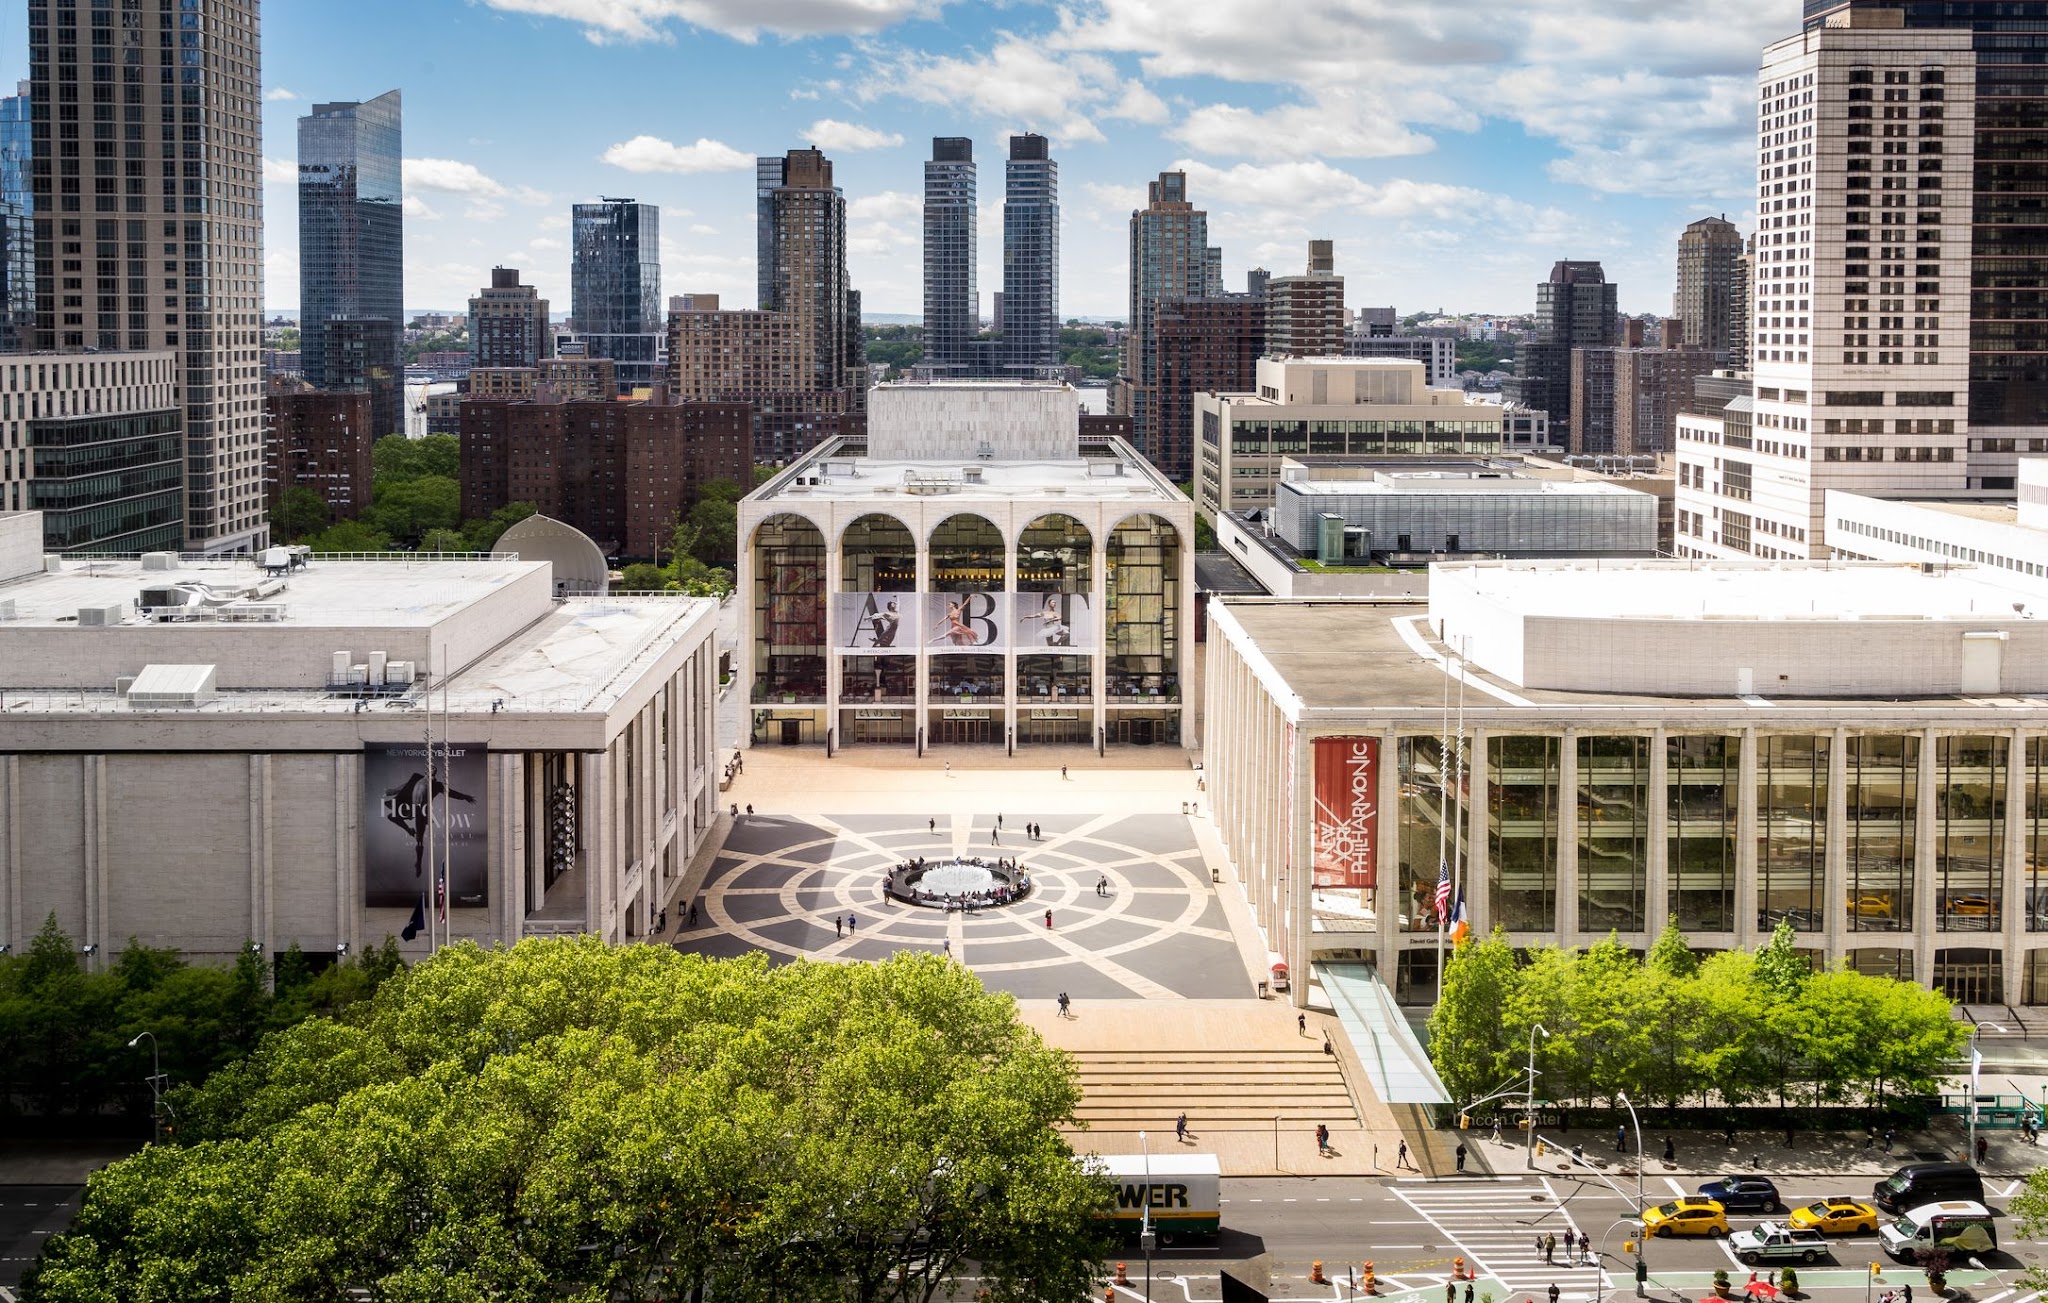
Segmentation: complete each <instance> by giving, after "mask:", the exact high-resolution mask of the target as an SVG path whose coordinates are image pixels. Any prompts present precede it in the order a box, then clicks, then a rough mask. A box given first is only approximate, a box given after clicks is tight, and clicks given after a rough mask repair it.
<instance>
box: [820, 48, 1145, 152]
mask: <svg viewBox="0 0 2048 1303" xmlns="http://www.w3.org/2000/svg"><path fill="white" fill-rule="evenodd" d="M858 94H859V96H860V98H861V99H862V100H864V101H872V100H875V99H879V98H881V97H883V96H889V95H901V96H905V97H907V98H910V99H914V100H918V101H920V102H922V103H926V104H936V105H939V106H941V107H943V108H946V109H950V110H954V111H958V110H959V109H960V108H962V107H965V108H968V109H970V110H972V111H974V112H976V113H979V114H980V115H981V116H983V117H987V118H994V119H997V120H998V121H1001V122H1003V123H1005V124H1021V125H1023V126H1024V127H1026V128H1029V129H1031V130H1034V131H1043V132H1045V133H1046V134H1047V135H1049V136H1052V137H1054V138H1055V139H1057V140H1059V141H1061V142H1063V143H1072V142H1074V141H1082V140H1101V139H1103V135H1102V131H1101V129H1100V128H1099V127H1097V126H1096V125H1095V121H1094V119H1095V118H1096V117H1097V116H1100V117H1121V118H1129V119H1132V120H1134V121H1155V120H1158V119H1159V118H1161V117H1163V116H1164V110H1165V105H1164V104H1162V103H1160V102H1159V99H1158V97H1157V96H1156V95H1153V94H1152V92H1150V91H1149V90H1147V89H1145V87H1144V86H1143V85H1142V84H1138V83H1135V82H1133V81H1132V80H1131V79H1129V78H1127V77H1126V76H1124V75H1123V73H1122V72H1121V71H1119V70H1118V68H1117V66H1116V61H1115V60H1113V59H1110V58H1107V57H1104V56H1102V55H1097V54H1088V53H1075V52H1062V51H1058V50H1053V49H1050V48H1048V47H1047V45H1046V43H1045V42H1044V41H1042V40H1037V39H1025V38H1021V37H1018V36H1016V35H1013V34H1011V33H1008V32H1004V33H1002V34H1000V35H999V36H998V37H997V39H996V43H995V44H994V45H993V46H992V47H990V49H989V51H988V53H986V54H972V53H970V54H968V55H967V56H965V57H954V56H951V55H938V54H931V53H927V52H922V51H909V50H897V51H893V52H877V53H876V55H875V56H874V58H873V61H872V63H871V66H870V67H869V70H868V75H867V77H866V79H865V80H863V81H862V82H861V84H860V86H859V88H858Z"/></svg>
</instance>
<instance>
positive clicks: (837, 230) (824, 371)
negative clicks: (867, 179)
mask: <svg viewBox="0 0 2048 1303" xmlns="http://www.w3.org/2000/svg"><path fill="white" fill-rule="evenodd" d="M780 162H781V163H782V174H781V175H782V181H781V184H779V185H776V186H774V187H772V188H770V189H769V191H768V192H767V199H766V208H765V210H764V211H765V212H766V214H767V220H768V223H769V236H770V238H769V240H768V241H767V244H768V245H769V247H770V248H771V249H772V250H773V252H772V254H771V256H770V262H769V265H768V277H767V282H766V284H765V286H764V288H765V290H766V294H765V295H764V297H763V298H762V300H761V307H762V309H763V310H764V311H770V312H780V313H783V314H785V315H787V316H789V317H791V318H794V320H795V323H796V329H797V332H798V336H799V338H800V339H801V340H802V341H803V346H804V347H805V348H806V349H807V350H808V358H807V365H808V367H809V370H810V374H811V378H810V383H809V384H808V385H806V386H805V387H806V388H809V389H814V390H829V389H841V388H855V389H858V390H860V391H862V392H865V390H866V388H867V378H866V374H865V367H864V366H863V364H862V357H863V354H864V351H865V346H864V345H863V343H862V340H861V333H860V306H859V305H860V298H859V295H858V293H857V292H856V291H854V290H852V289H850V288H849V287H848V285H847V277H846V196H845V195H843V194H842V193H840V191H839V188H838V187H837V186H834V185H833V184H832V160H831V159H829V158H826V157H825V155H824V154H823V153H821V152H820V151H818V150H815V149H792V150H790V151H789V153H787V154H785V155H784V156H783V157H782V159H781V160H780ZM762 171H763V175H764V176H765V169H762ZM856 373H859V374H856Z"/></svg>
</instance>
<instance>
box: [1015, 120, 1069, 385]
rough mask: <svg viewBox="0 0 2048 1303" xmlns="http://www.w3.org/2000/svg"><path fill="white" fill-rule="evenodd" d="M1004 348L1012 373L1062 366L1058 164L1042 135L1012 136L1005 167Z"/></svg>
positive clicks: (1038, 370) (1032, 371)
mask: <svg viewBox="0 0 2048 1303" xmlns="http://www.w3.org/2000/svg"><path fill="white" fill-rule="evenodd" d="M1003 353H1004V355H1005V357H1006V359H1007V369H1008V370H1009V372H1010V374H1011V375H1013V376H1022V377H1026V378H1029V377H1031V376H1034V375H1036V374H1038V373H1040V372H1041V371H1043V369H1044V368H1047V367H1055V366H1058V365H1060V165H1059V164H1058V163H1056V162H1054V161H1053V158H1052V153H1051V150H1050V149H1049V148H1048V147H1047V144H1046V139H1045V137H1044V136H1038V135H1029V134H1027V135H1022V136H1012V137H1010V158H1009V161H1008V162H1007V163H1006V164H1005V165H1004V167H1003Z"/></svg>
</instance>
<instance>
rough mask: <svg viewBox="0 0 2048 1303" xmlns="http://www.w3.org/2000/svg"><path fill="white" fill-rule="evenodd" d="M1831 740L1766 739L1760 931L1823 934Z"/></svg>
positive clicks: (1761, 756) (1759, 767) (1760, 759)
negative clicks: (1781, 926)
mask: <svg viewBox="0 0 2048 1303" xmlns="http://www.w3.org/2000/svg"><path fill="white" fill-rule="evenodd" d="M1831 740H1832V739H1830V738H1825V737H1760V738H1758V739H1757V743H1756V748H1757V757H1756V784H1757V792H1756V821H1757V838H1756V842H1757V845H1756V871H1757V927H1758V928H1759V929H1761V930H1763V931H1766V932H1768V931H1770V930H1771V929H1772V928H1775V927H1776V926H1777V925H1778V923H1779V922H1780V921H1781V920H1783V921H1787V922H1790V923H1791V924H1792V926H1793V927H1794V928H1795V929H1797V930H1799V931H1801V932H1816V931H1819V930H1820V928H1821V925H1822V911H1821V905H1822V891H1823V884H1824V881H1825V874H1826V862H1827V812H1828V744H1829V742H1830V741H1831Z"/></svg>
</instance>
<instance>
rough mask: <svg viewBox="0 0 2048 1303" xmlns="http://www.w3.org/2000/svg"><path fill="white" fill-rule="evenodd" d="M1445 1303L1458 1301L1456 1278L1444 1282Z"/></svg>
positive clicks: (1456, 1302)
mask: <svg viewBox="0 0 2048 1303" xmlns="http://www.w3.org/2000/svg"><path fill="white" fill-rule="evenodd" d="M1444 1303H1458V1282H1456V1281H1454V1280H1447V1281H1445V1282H1444Z"/></svg>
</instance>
